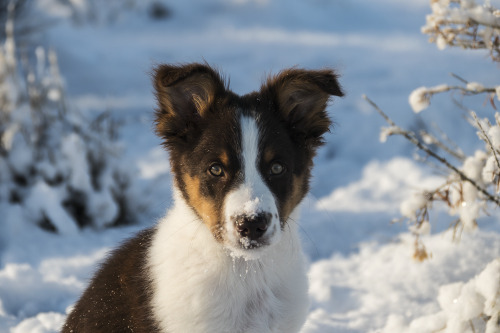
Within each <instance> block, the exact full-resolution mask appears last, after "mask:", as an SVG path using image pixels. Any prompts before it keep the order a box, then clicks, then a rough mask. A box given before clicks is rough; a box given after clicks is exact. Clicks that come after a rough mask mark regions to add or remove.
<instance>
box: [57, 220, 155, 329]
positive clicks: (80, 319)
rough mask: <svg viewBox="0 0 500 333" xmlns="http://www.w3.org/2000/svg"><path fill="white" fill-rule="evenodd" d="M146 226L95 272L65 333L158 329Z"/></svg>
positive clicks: (148, 230) (150, 230) (72, 312)
mask: <svg viewBox="0 0 500 333" xmlns="http://www.w3.org/2000/svg"><path fill="white" fill-rule="evenodd" d="M153 233H154V229H147V230H144V231H142V232H141V233H139V234H138V235H137V236H136V237H134V238H132V239H130V240H128V241H127V242H125V243H124V244H123V245H122V246H121V247H119V248H118V249H117V250H115V251H114V252H113V253H112V254H111V255H110V256H109V257H108V258H107V260H106V262H105V264H104V265H103V266H102V267H101V269H100V270H99V271H98V272H97V273H96V275H95V276H94V278H93V279H92V282H91V283H90V285H89V286H88V288H87V290H86V291H85V292H84V294H83V295H82V297H81V298H80V300H79V301H78V303H77V304H76V305H75V308H74V309H73V311H71V313H70V314H69V316H68V318H67V320H66V323H65V324H64V326H63V328H62V332H63V333H83V332H89V333H90V332H92V333H115V332H116V333H118V332H120V333H122V332H123V333H126V332H134V333H155V332H159V330H158V328H157V326H156V324H155V322H154V320H153V318H152V315H151V308H150V303H151V302H150V300H151V296H150V294H149V290H148V288H147V286H148V285H149V277H148V274H147V272H148V269H147V267H145V264H146V254H147V249H148V248H149V246H150V244H151V237H152V235H153Z"/></svg>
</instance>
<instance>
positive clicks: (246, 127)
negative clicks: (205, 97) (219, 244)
mask: <svg viewBox="0 0 500 333" xmlns="http://www.w3.org/2000/svg"><path fill="white" fill-rule="evenodd" d="M240 125H241V138H242V142H241V162H242V172H243V174H244V179H243V182H242V183H241V184H240V185H239V186H238V187H237V188H236V189H235V190H233V191H231V192H230V193H228V195H227V197H226V199H225V204H224V215H225V220H226V228H227V231H228V233H227V235H228V241H229V242H230V243H234V244H236V243H240V240H239V235H238V234H237V232H236V231H235V227H234V221H233V219H234V217H236V216H239V215H246V216H249V217H250V216H254V215H257V214H259V213H269V214H270V216H272V219H271V221H270V224H269V227H268V231H267V232H266V234H264V236H263V239H264V240H265V241H266V242H267V243H269V244H270V243H273V242H275V241H276V240H277V238H278V236H279V233H280V228H279V225H280V224H279V217H278V208H277V207H276V201H275V199H274V195H273V193H272V192H271V190H270V189H269V187H268V186H267V185H266V183H265V182H264V179H263V178H262V175H261V173H260V171H259V168H258V163H259V138H260V133H259V127H258V126H257V122H256V121H255V119H254V118H252V117H248V116H241V119H240Z"/></svg>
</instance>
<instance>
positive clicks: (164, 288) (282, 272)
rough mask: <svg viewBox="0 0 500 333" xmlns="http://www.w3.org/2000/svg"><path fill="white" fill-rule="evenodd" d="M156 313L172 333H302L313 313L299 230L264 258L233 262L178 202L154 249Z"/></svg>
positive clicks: (159, 231) (290, 229)
mask: <svg viewBox="0 0 500 333" xmlns="http://www.w3.org/2000/svg"><path fill="white" fill-rule="evenodd" d="M148 261H149V270H150V274H151V280H152V282H153V286H152V287H153V312H154V316H155V319H156V320H157V321H158V322H159V323H160V327H161V328H162V330H163V332H168V333H185V332H191V333H198V332H199V333H212V332H213V333H222V332H228V333H266V332H273V333H278V332H282V333H285V332H286V333H292V332H298V331H299V330H300V328H301V326H302V324H303V322H304V321H305V317H306V315H307V309H308V305H309V303H308V296H307V278H306V274H305V267H304V258H303V254H302V249H301V245H300V241H299V238H298V234H297V231H296V228H295V226H294V225H287V226H286V227H285V230H284V232H283V237H282V238H281V240H280V242H279V243H277V244H275V245H273V246H272V247H271V248H269V249H267V251H266V252H265V253H264V254H263V255H262V256H261V258H260V259H255V260H249V261H245V260H244V259H243V258H234V257H232V256H231V255H230V254H229V252H228V250H226V249H224V247H223V246H222V245H221V244H220V243H219V242H217V241H216V240H215V239H214V237H213V236H212V235H211V234H210V232H209V230H208V228H207V227H206V226H204V225H203V224H202V223H201V222H200V221H199V219H197V217H196V216H195V214H194V213H193V211H192V210H191V208H189V207H188V206H187V205H186V204H185V202H184V201H183V200H182V199H180V198H178V197H177V200H176V205H175V207H174V208H173V209H172V210H171V211H170V212H169V213H168V215H167V216H166V217H165V218H163V220H162V221H160V224H159V226H158V229H157V232H156V234H155V236H154V238H153V242H152V246H151V250H150V252H149V258H148Z"/></svg>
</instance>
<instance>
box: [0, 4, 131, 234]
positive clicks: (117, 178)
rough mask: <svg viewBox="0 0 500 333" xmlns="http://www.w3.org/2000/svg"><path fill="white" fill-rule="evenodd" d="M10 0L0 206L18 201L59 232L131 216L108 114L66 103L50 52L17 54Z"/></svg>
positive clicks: (1, 94) (0, 106)
mask: <svg viewBox="0 0 500 333" xmlns="http://www.w3.org/2000/svg"><path fill="white" fill-rule="evenodd" d="M14 3H15V2H11V3H10V5H9V18H8V19H7V23H6V39H5V42H4V44H3V46H2V47H1V49H0V207H2V204H3V206H4V207H9V206H8V205H7V203H8V204H11V206H12V204H14V205H19V206H21V207H22V210H23V212H24V215H25V216H24V218H25V219H26V220H29V221H31V222H32V223H34V224H37V225H39V226H41V227H43V228H45V229H48V230H51V231H54V232H59V233H73V232H75V231H76V230H77V229H78V228H80V227H84V226H92V227H96V228H102V227H106V226H113V225H117V224H124V223H129V222H132V221H133V219H134V216H135V215H136V213H137V211H138V209H139V204H138V203H137V202H136V201H137V200H132V197H131V196H132V193H131V189H132V186H131V183H130V182H131V178H130V177H129V172H128V171H127V170H126V169H124V168H122V166H121V161H120V146H119V145H118V143H117V142H116V140H115V139H116V127H117V126H116V124H115V122H114V121H113V120H112V119H111V118H110V117H107V116H106V115H105V114H104V115H101V116H99V117H98V118H97V119H95V120H93V121H89V120H87V119H86V118H85V117H83V116H82V115H81V114H80V113H78V112H77V111H76V110H75V109H74V108H71V107H69V106H68V104H67V103H66V101H65V93H64V89H63V83H62V79H61V76H60V73H59V69H58V64H57V56H56V54H55V52H53V51H50V50H49V51H48V52H47V51H46V50H45V49H44V48H42V47H38V48H36V52H35V55H34V57H32V58H33V59H34V60H32V61H30V60H29V59H30V56H24V57H21V56H20V55H19V53H18V52H17V51H16V45H15V39H14V20H13V17H14V15H13V13H14V10H15V8H14ZM0 221H1V220H0Z"/></svg>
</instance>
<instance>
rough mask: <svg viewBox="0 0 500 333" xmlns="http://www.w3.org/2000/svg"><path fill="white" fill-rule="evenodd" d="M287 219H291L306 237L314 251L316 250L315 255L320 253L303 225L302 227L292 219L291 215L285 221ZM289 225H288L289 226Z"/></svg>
mask: <svg viewBox="0 0 500 333" xmlns="http://www.w3.org/2000/svg"><path fill="white" fill-rule="evenodd" d="M288 221H292V222H293V223H295V224H296V225H297V226H298V227H299V228H300V230H301V231H302V233H303V234H304V235H305V236H306V237H307V239H308V240H309V242H310V243H311V244H312V246H313V248H314V252H316V256H317V257H319V256H320V254H319V249H318V247H317V246H316V242H315V241H314V240H313V239H312V237H311V236H310V235H309V233H308V232H307V230H306V229H304V227H302V226H301V225H300V223H299V222H297V221H295V220H294V219H292V218H291V217H289V218H288V220H287V222H288ZM287 224H288V223H287ZM289 227H290V226H289Z"/></svg>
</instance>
